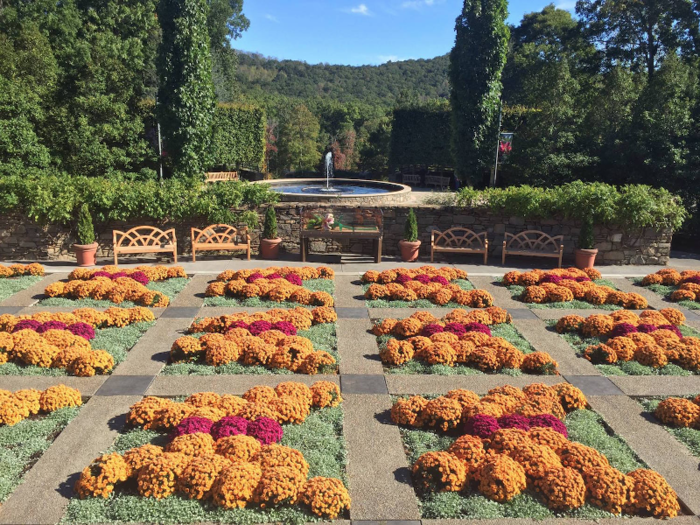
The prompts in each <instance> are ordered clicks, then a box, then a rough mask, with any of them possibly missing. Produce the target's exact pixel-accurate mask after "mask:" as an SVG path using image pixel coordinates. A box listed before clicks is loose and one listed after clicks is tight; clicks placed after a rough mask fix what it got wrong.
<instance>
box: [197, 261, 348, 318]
mask: <svg viewBox="0 0 700 525" xmlns="http://www.w3.org/2000/svg"><path fill="white" fill-rule="evenodd" d="M334 276H335V272H334V271H333V270H332V269H331V268H328V267H326V266H319V267H318V268H313V267H311V266H304V267H301V268H297V267H289V266H284V267H281V268H278V267H270V268H255V269H252V270H239V271H234V270H227V271H225V272H222V273H220V274H219V275H218V276H217V278H216V281H214V282H213V283H210V284H209V286H208V287H207V291H206V297H207V298H206V299H205V301H204V306H250V307H256V308H257V307H262V308H271V307H275V306H283V307H287V308H293V307H295V306H297V305H300V304H301V305H304V306H333V291H334V283H333V279H334Z"/></svg>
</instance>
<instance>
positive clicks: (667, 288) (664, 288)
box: [629, 277, 700, 310]
mask: <svg viewBox="0 0 700 525" xmlns="http://www.w3.org/2000/svg"><path fill="white" fill-rule="evenodd" d="M629 280H630V281H632V282H633V283H634V284H635V285H637V286H639V287H641V288H646V289H648V290H651V291H652V292H654V293H655V294H657V295H660V296H661V297H663V298H664V299H666V300H667V301H668V302H671V303H673V304H677V305H680V306H684V307H686V308H687V309H688V310H700V302H698V301H679V302H677V303H676V302H673V301H671V299H670V297H671V294H672V293H673V292H675V291H676V290H678V289H680V286H673V285H665V284H650V285H649V286H642V279H641V278H639V277H632V278H630V279H629Z"/></svg>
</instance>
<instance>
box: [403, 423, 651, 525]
mask: <svg viewBox="0 0 700 525" xmlns="http://www.w3.org/2000/svg"><path fill="white" fill-rule="evenodd" d="M566 427H567V429H568V431H569V439H571V440H572V441H578V442H579V443H582V444H584V445H587V446H590V447H593V448H595V449H596V450H598V451H600V452H601V453H603V454H605V456H606V457H607V458H608V460H609V461H610V464H611V465H612V466H614V467H615V468H618V469H620V470H621V471H623V472H625V473H627V472H629V471H631V470H634V469H637V468H642V467H645V466H646V465H644V463H643V462H642V461H641V460H640V459H639V458H638V457H637V455H636V454H635V453H634V452H633V451H632V449H630V447H629V445H627V443H625V441H624V440H622V439H620V438H619V437H617V436H615V435H613V434H612V433H611V432H610V430H609V428H608V427H607V425H606V424H605V422H604V421H603V419H602V418H601V417H600V416H599V415H598V414H596V413H595V412H593V411H591V410H578V411H575V412H572V413H571V414H569V415H568V416H567V418H566ZM400 431H401V438H402V439H403V443H404V449H405V450H406V455H407V456H408V461H409V463H410V464H411V465H413V464H414V463H415V462H416V460H417V459H418V458H419V457H420V456H421V454H424V453H426V452H434V451H440V450H445V449H447V448H448V447H449V446H450V445H451V444H452V443H453V442H454V441H455V438H454V437H452V436H445V435H441V434H438V433H436V432H430V431H426V430H420V429H406V428H401V429H400ZM419 504H420V507H421V512H422V517H423V518H424V519H472V520H473V519H495V518H530V519H544V518H554V517H568V518H578V519H588V520H594V519H603V518H612V517H615V515H614V514H611V513H609V512H606V511H604V510H601V509H599V508H597V507H594V506H593V505H590V504H588V503H586V504H585V505H584V506H583V507H581V508H579V509H576V510H572V511H568V512H554V511H552V510H550V509H549V508H547V505H546V504H545V503H544V501H543V500H542V499H541V498H540V497H539V496H538V495H537V493H536V492H535V491H534V490H532V489H530V488H529V489H528V490H527V491H525V492H524V493H522V494H520V495H519V496H517V497H515V498H513V499H512V500H511V501H509V502H507V503H497V502H495V501H491V500H489V499H488V498H486V497H484V496H482V495H481V494H479V493H478V491H476V490H471V491H468V492H466V491H463V492H436V493H430V494H425V495H422V496H420V495H419Z"/></svg>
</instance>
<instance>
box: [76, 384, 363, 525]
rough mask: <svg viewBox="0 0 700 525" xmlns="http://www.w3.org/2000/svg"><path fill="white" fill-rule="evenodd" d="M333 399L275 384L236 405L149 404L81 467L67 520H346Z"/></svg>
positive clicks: (206, 400) (196, 401) (199, 398)
mask: <svg viewBox="0 0 700 525" xmlns="http://www.w3.org/2000/svg"><path fill="white" fill-rule="evenodd" d="M341 401H342V400H341V398H340V391H339V389H338V387H337V386H335V385H334V384H332V383H328V382H318V383H315V384H314V385H312V386H311V387H310V388H309V387H306V386H304V385H302V384H300V383H282V384H280V385H278V386H277V388H276V389H272V388H270V387H255V388H253V389H251V390H249V391H248V392H246V393H245V394H244V395H243V396H242V397H238V396H231V395H224V396H219V395H217V394H214V393H211V392H205V393H199V394H193V395H192V396H190V397H188V398H187V399H185V400H184V402H177V401H173V400H169V399H162V398H153V397H147V398H144V400H143V401H141V402H139V403H137V404H136V405H134V406H132V408H131V411H130V413H129V414H128V416H127V424H128V425H129V428H128V429H126V431H125V432H124V433H122V434H121V435H120V437H119V438H118V439H117V442H116V443H115V445H114V446H113V447H112V448H111V449H110V451H109V452H108V453H107V454H105V455H103V456H101V457H100V458H97V459H96V460H95V461H94V462H93V463H92V464H91V465H90V466H88V467H86V469H85V470H84V471H83V473H82V474H81V476H80V479H79V480H78V482H77V483H76V487H75V488H76V493H77V495H79V496H80V497H81V498H83V499H78V498H74V499H72V500H71V502H70V504H69V506H68V509H67V515H66V518H65V519H66V521H69V522H71V523H108V522H114V521H118V522H162V520H163V517H164V516H167V520H168V521H172V522H176V523H191V522H201V521H207V522H229V523H242V522H245V523H265V522H277V521H282V522H290V521H294V522H304V521H316V520H319V519H322V518H323V519H334V518H336V517H341V518H343V517H347V514H346V512H347V509H349V507H350V498H349V495H348V493H347V490H346V489H345V447H344V441H343V438H342V409H341V407H340V403H341Z"/></svg>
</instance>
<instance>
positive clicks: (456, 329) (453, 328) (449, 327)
mask: <svg viewBox="0 0 700 525" xmlns="http://www.w3.org/2000/svg"><path fill="white" fill-rule="evenodd" d="M445 332H450V333H451V334H455V335H456V336H457V337H462V336H463V335H464V334H466V333H467V330H466V329H465V328H464V325H461V324H459V323H447V324H446V325H445Z"/></svg>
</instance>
